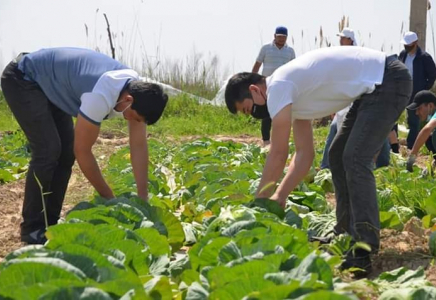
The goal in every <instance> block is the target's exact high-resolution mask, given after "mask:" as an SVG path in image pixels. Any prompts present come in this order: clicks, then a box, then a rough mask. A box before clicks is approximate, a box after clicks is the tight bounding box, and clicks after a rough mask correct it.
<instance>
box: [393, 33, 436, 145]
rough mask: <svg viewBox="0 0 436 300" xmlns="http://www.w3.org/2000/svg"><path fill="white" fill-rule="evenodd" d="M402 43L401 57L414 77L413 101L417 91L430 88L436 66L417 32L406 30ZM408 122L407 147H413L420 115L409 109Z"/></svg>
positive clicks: (434, 76) (435, 76) (435, 72)
mask: <svg viewBox="0 0 436 300" xmlns="http://www.w3.org/2000/svg"><path fill="white" fill-rule="evenodd" d="M401 43H402V44H403V45H404V50H403V51H401V53H400V57H399V59H400V60H401V61H402V62H403V63H404V64H405V65H406V66H407V68H408V69H409V72H410V75H412V78H413V92H412V96H411V98H410V101H409V103H411V102H412V100H413V98H414V97H415V95H416V93H418V92H419V91H422V90H429V89H430V88H431V87H432V86H433V83H434V81H435V79H436V66H435V63H434V61H433V58H432V57H431V56H430V55H429V54H428V53H427V52H425V51H424V50H422V49H421V48H420V47H419V46H418V36H417V35H416V33H415V32H411V31H409V32H406V33H405V34H404V37H403V39H402V40H401ZM407 123H408V125H409V134H408V135H407V148H408V149H412V147H413V144H414V143H415V140H416V137H417V136H418V133H419V117H418V116H417V115H416V114H415V112H414V111H411V110H407Z"/></svg>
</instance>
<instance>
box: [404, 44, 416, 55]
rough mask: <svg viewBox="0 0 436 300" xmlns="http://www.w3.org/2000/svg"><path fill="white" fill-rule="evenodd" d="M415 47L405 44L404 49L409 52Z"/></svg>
mask: <svg viewBox="0 0 436 300" xmlns="http://www.w3.org/2000/svg"><path fill="white" fill-rule="evenodd" d="M413 47H414V46H407V45H406V46H404V50H406V52H407V53H409V52H410V51H412V50H413Z"/></svg>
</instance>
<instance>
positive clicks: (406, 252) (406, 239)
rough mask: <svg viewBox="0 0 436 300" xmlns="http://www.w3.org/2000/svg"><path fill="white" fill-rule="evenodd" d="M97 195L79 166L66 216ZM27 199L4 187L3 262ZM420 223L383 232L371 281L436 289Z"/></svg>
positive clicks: (101, 158)
mask: <svg viewBox="0 0 436 300" xmlns="http://www.w3.org/2000/svg"><path fill="white" fill-rule="evenodd" d="M196 138H198V137H187V138H183V139H180V140H179V141H189V140H194V139H196ZM214 138H215V139H217V140H220V141H234V142H244V143H254V144H258V145H260V144H261V141H260V140H259V139H258V138H254V137H251V136H240V137H229V136H216V137H214ZM127 144H128V139H127V138H114V137H108V136H106V138H99V140H98V142H97V143H96V145H95V146H94V148H93V151H94V154H95V156H96V158H97V160H98V162H99V164H100V166H101V167H102V168H104V167H105V166H106V164H107V161H108V158H109V156H110V155H111V154H112V153H114V152H116V151H118V150H119V149H120V148H121V147H123V146H125V145H127ZM93 193H94V190H93V188H92V187H91V186H90V185H89V183H88V182H87V180H86V178H84V176H83V174H82V173H81V171H80V170H79V168H78V166H77V164H75V165H74V167H73V174H72V176H71V179H70V183H69V186H68V191H67V195H66V197H65V203H64V206H63V210H62V215H64V214H65V212H67V211H68V210H69V209H71V208H72V207H73V206H74V205H75V204H77V203H78V202H80V201H84V200H88V199H90V198H91V197H92V194H93ZM23 196H24V180H19V181H16V182H13V183H10V184H5V185H0V203H1V209H0V218H1V221H0V261H1V260H2V259H3V258H4V256H5V255H7V254H8V253H9V252H11V251H13V250H15V249H18V248H20V247H21V246H22V243H21V242H20V234H19V232H20V231H19V228H20V222H21V208H22V201H23ZM327 200H328V202H329V203H330V204H332V205H334V203H335V199H334V194H331V193H329V194H328V195H327ZM419 222H420V221H419V220H415V221H413V222H409V223H410V224H408V226H406V228H405V230H404V231H403V232H398V231H395V230H382V232H381V247H380V251H379V254H378V255H376V256H375V257H374V270H373V272H372V274H371V277H377V276H378V275H379V274H380V273H381V272H384V271H389V270H393V269H396V268H399V267H401V266H405V267H407V268H410V269H416V268H417V267H419V266H422V267H424V268H425V269H426V274H427V278H428V280H429V281H431V282H432V284H434V285H436V266H432V265H431V262H432V258H431V257H430V256H429V249H428V235H429V232H428V231H424V230H423V229H422V226H420V224H419Z"/></svg>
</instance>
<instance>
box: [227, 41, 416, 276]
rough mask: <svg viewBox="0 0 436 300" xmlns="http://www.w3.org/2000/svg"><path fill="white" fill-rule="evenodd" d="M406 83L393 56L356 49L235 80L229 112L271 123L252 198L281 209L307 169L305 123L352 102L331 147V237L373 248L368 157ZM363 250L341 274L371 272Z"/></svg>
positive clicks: (394, 115)
mask: <svg viewBox="0 0 436 300" xmlns="http://www.w3.org/2000/svg"><path fill="white" fill-rule="evenodd" d="M411 91H412V82H411V77H410V74H409V72H408V70H407V68H406V67H405V66H404V65H403V64H402V63H401V62H400V61H398V60H396V59H394V58H393V57H388V58H387V57H386V55H385V54H384V53H382V52H379V51H375V50H371V49H367V48H362V47H331V48H323V49H318V50H314V51H311V52H308V53H306V54H304V55H302V56H300V57H298V58H296V59H294V60H293V61H291V62H289V63H287V64H286V65H284V66H282V67H280V68H278V69H277V70H276V71H275V72H274V73H273V75H272V76H270V77H267V78H265V77H264V76H261V75H258V74H254V73H239V74H236V75H234V76H233V77H232V78H231V79H230V80H229V83H228V85H227V88H226V93H225V100H226V105H227V108H228V109H229V111H230V112H231V113H237V112H242V113H245V114H251V115H252V116H253V117H255V118H265V117H266V116H270V117H271V118H272V129H273V130H272V138H271V149H270V152H269V154H268V157H267V160H266V165H265V168H264V170H263V174H262V178H261V181H260V183H259V187H258V190H257V193H256V197H261V198H270V199H272V200H275V201H278V202H279V203H280V205H282V206H283V207H284V206H285V205H286V200H287V199H288V196H289V194H290V193H291V192H292V190H293V189H294V188H295V187H296V186H297V185H298V184H299V182H300V181H301V180H302V179H303V178H304V176H305V175H306V174H307V172H308V171H309V169H310V167H311V166H312V162H313V158H314V155H315V154H314V147H313V134H312V124H311V120H312V119H316V118H321V117H324V116H328V115H330V114H332V113H334V112H337V111H339V110H341V109H343V108H345V107H346V106H347V105H349V104H350V103H353V105H352V107H351V109H350V111H349V112H348V114H347V116H346V118H345V120H344V123H343V124H342V127H341V128H340V130H339V132H338V134H337V135H336V138H335V139H334V141H333V144H332V146H331V148H330V168H331V171H332V175H333V182H334V186H335V193H336V201H337V208H336V216H337V225H336V226H335V231H336V232H337V233H345V232H346V233H348V234H350V235H351V237H352V238H353V241H354V242H364V243H367V244H368V245H370V247H371V249H372V251H374V252H376V251H377V250H378V248H379V244H380V238H379V230H380V220H379V211H378V205H377V198H376V186H375V179H374V175H373V173H372V159H373V157H374V155H375V154H376V153H377V152H378V151H379V150H380V148H381V147H382V145H383V142H384V141H385V139H386V136H387V135H388V133H389V131H390V130H391V128H392V126H393V124H394V123H395V121H396V120H397V119H398V117H399V116H400V114H401V112H402V111H403V110H404V108H405V107H406V105H407V102H408V99H409V97H410V93H411ZM291 127H293V137H294V143H295V150H296V151H295V154H294V155H293V157H292V159H291V162H290V164H289V167H288V171H287V174H286V175H285V177H284V178H283V180H282V181H281V182H280V184H279V185H278V187H277V189H276V190H275V189H274V185H272V186H271V185H270V184H271V183H277V182H279V179H280V178H281V176H282V174H283V169H284V166H285V163H286V161H287V158H288V154H289V136H290V134H291ZM369 254H370V253H368V252H367V251H365V250H362V249H358V250H356V252H355V255H353V253H352V252H351V251H350V252H349V253H348V254H347V257H346V260H345V261H344V263H343V264H342V268H344V269H345V268H351V267H358V268H362V269H364V270H365V271H366V272H363V274H361V275H366V274H367V273H368V272H370V270H371V259H370V256H369Z"/></svg>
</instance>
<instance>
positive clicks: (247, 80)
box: [224, 72, 265, 114]
mask: <svg viewBox="0 0 436 300" xmlns="http://www.w3.org/2000/svg"><path fill="white" fill-rule="evenodd" d="M263 81H265V76H262V75H259V74H257V73H248V72H242V73H238V74H235V75H233V76H232V78H230V79H229V82H228V83H227V87H226V92H225V96H224V97H225V99H226V105H227V108H228V109H229V111H230V112H231V113H232V114H236V102H242V101H244V99H245V98H249V99H252V96H251V93H250V91H249V89H248V88H249V87H250V85H252V84H258V83H260V82H263Z"/></svg>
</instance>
